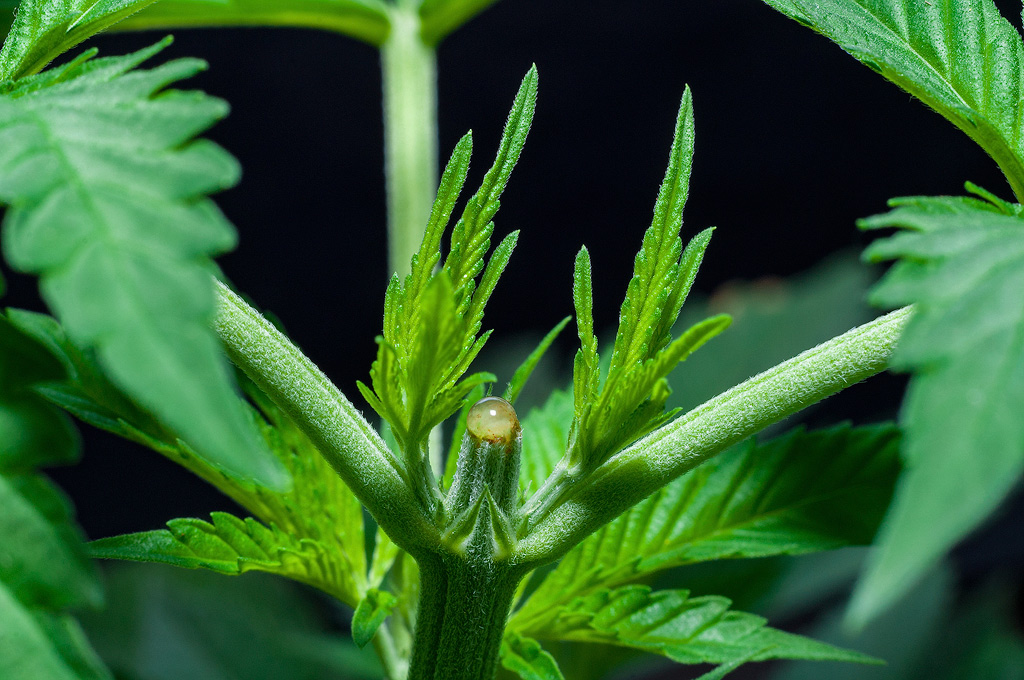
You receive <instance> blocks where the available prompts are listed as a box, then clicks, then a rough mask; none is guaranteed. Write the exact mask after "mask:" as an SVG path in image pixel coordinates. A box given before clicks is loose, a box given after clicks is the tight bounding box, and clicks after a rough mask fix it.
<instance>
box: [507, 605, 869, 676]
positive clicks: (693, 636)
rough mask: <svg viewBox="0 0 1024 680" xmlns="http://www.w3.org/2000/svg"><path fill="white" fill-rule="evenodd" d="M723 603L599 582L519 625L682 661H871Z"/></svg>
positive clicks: (544, 635) (545, 635) (543, 635)
mask: <svg viewBox="0 0 1024 680" xmlns="http://www.w3.org/2000/svg"><path fill="white" fill-rule="evenodd" d="M731 604H732V603H731V602H730V601H729V600H727V599H726V598H724V597H716V596H706V597H694V598H691V597H690V596H689V592H687V591H685V590H662V591H654V592H652V591H651V589H650V588H649V587H648V586H624V587H622V588H617V589H615V590H607V589H602V590H598V591H596V592H594V593H592V594H590V595H588V596H586V597H580V598H577V599H575V600H573V601H572V602H570V603H568V604H566V605H563V606H561V607H559V608H558V609H557V611H556V612H554V616H553V617H551V618H550V619H549V620H548V622H547V623H546V625H544V626H531V627H528V628H526V629H525V630H523V631H522V633H523V634H524V635H530V636H532V637H536V638H540V639H544V640H566V641H575V642H597V643H604V644H614V645H622V646H626V647H632V648H634V649H639V650H643V651H647V652H652V653H655V654H661V655H663V656H666V657H668V658H669V659H672V660H673V661H676V662H678V663H684V664H697V663H715V664H728V663H730V662H733V661H736V660H737V659H743V658H749V659H750V660H753V661H764V660H767V659H810V660H817V661H826V660H828V661H853V662H860V663H877V661H876V660H874V659H872V658H871V657H868V656H865V655H863V654H860V653H858V652H853V651H848V650H844V649H839V648H838V647H833V646H832V645H828V644H825V643H823V642H817V641H815V640H811V639H809V638H805V637H801V636H799V635H793V634H790V633H785V632H783V631H781V630H776V629H774V628H769V627H767V626H766V625H765V623H767V622H766V621H765V619H763V618H761V617H760V616H755V615H753V614H746V613H744V612H737V611H730V609H729V607H730V606H731Z"/></svg>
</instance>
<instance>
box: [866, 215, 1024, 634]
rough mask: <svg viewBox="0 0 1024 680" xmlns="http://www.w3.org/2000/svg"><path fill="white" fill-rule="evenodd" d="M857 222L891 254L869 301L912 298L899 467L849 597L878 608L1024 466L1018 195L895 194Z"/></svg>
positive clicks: (975, 519)
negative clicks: (884, 207)
mask: <svg viewBox="0 0 1024 680" xmlns="http://www.w3.org/2000/svg"><path fill="white" fill-rule="evenodd" d="M891 205H892V207H893V210H892V212H889V213H887V214H884V215H879V216H877V217H873V218H870V219H867V220H863V221H862V222H861V227H863V228H866V229H876V228H886V227H899V228H901V229H902V230H903V231H900V232H899V233H897V234H896V235H894V236H891V237H889V238H887V239H884V240H880V241H877V242H875V243H874V244H872V246H871V247H870V248H868V250H867V252H866V253H865V255H866V257H867V258H868V259H871V260H873V261H880V260H890V259H897V258H898V259H899V262H898V263H897V264H895V265H893V267H892V269H890V271H889V273H888V274H887V275H886V277H885V279H883V281H882V282H881V283H880V284H879V285H878V286H877V287H876V288H875V289H874V291H873V293H872V301H873V302H874V303H876V304H878V305H882V306H885V307H892V306H897V305H904V304H908V303H914V308H915V312H914V316H913V318H912V319H911V321H910V324H909V325H908V326H907V329H906V332H905V333H904V334H903V337H902V338H901V339H900V345H899V347H898V348H897V350H896V353H895V355H894V357H893V366H894V367H895V368H897V369H900V370H909V371H912V372H913V374H914V377H913V378H912V379H911V383H910V388H909V390H908V392H907V396H906V400H905V401H904V404H903V411H902V414H901V420H902V422H903V425H904V427H905V429H906V433H907V435H906V443H905V446H904V457H905V458H906V460H907V463H908V469H907V471H906V472H905V473H904V475H903V477H902V478H901V480H900V483H899V487H898V490H897V493H896V500H895V503H894V505H893V507H892V509H891V510H890V512H889V515H888V516H887V518H886V521H885V524H884V528H883V531H882V534H881V536H880V537H879V543H880V546H881V547H880V548H879V551H878V552H877V553H876V554H875V555H873V559H872V560H871V562H870V563H869V566H868V568H867V572H866V574H865V577H864V580H863V581H862V582H861V584H860V586H859V588H858V591H857V593H856V597H855V598H854V602H853V605H852V606H853V610H852V611H851V615H852V616H853V617H854V618H856V619H857V620H858V621H861V622H863V621H864V620H866V619H868V618H870V617H871V616H873V615H874V614H876V613H878V612H879V611H881V610H882V609H883V608H885V607H886V606H887V605H889V604H890V603H891V602H892V601H893V600H895V599H896V598H897V597H898V596H899V595H900V594H901V593H903V592H904V591H905V590H906V589H907V588H908V587H909V586H910V585H912V584H913V583H914V582H915V581H916V580H917V579H918V578H920V576H922V575H923V574H924V572H925V571H926V570H927V569H928V567H929V566H930V565H931V564H933V563H934V562H935V561H936V560H937V559H938V558H939V557H940V556H941V555H942V554H943V553H944V552H945V551H946V550H948V549H949V548H951V547H952V546H953V545H954V544H955V543H956V542H957V541H958V540H959V539H960V538H962V537H963V536H964V535H965V534H966V533H967V532H969V531H970V530H971V529H973V528H974V527H975V526H977V525H978V524H979V523H980V522H981V521H982V520H984V519H985V517H986V516H988V515H989V513H991V512H992V511H993V510H994V509H995V508H996V507H997V506H998V504H999V502H1000V501H1001V500H1002V499H1003V498H1004V497H1005V496H1006V494H1007V493H1008V492H1009V491H1010V489H1011V488H1013V486H1014V485H1015V484H1016V483H1017V481H1018V480H1019V478H1020V474H1021V471H1022V470H1024V419H1022V418H1021V412H1022V409H1024V306H1022V305H1021V291H1024V220H1022V219H1021V218H1020V217H1018V216H1017V215H1016V214H1013V213H1015V212H1019V210H1020V208H1019V206H1009V205H1007V204H1000V205H996V204H993V203H990V202H986V201H981V200H977V199H973V198H954V197H940V198H926V197H919V198H903V199H896V200H894V201H892V202H891Z"/></svg>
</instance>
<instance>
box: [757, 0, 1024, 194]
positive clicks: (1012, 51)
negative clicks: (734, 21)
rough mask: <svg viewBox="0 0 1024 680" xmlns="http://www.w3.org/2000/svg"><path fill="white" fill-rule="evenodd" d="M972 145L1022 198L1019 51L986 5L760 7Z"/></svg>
mask: <svg viewBox="0 0 1024 680" xmlns="http://www.w3.org/2000/svg"><path fill="white" fill-rule="evenodd" d="M765 2H766V3H768V4H769V5H771V6H772V7H774V8H775V9H777V10H779V11H780V12H782V13H783V14H786V15H787V16H790V17H792V18H794V19H796V20H797V21H799V22H800V23H802V24H804V25H805V26H809V27H811V28H813V29H814V30H816V31H819V32H820V33H823V34H824V35H826V36H828V37H829V38H831V39H832V40H834V41H835V42H836V43H837V44H838V45H839V46H840V47H842V48H843V49H844V50H846V51H847V52H849V53H850V54H852V55H853V56H854V57H855V58H857V59H858V60H860V61H861V62H863V63H865V64H867V65H868V66H870V67H871V68H872V69H873V70H875V71H877V72H879V73H881V74H882V75H883V76H885V77H886V78H888V79H889V80H891V81H892V82H894V83H895V84H896V85H898V86H899V87H901V88H903V89H904V90H906V91H907V92H909V93H910V94H912V95H914V96H915V97H918V98H919V99H921V101H923V102H924V103H925V104H927V105H928V106H930V107H932V108H933V109H935V110H936V111H938V112H939V113H940V114H942V115H943V116H944V117H945V118H946V119H947V120H949V121H950V122H951V123H953V124H954V125H956V126H957V127H958V128H960V129H961V130H962V131H963V132H965V133H966V134H967V135H968V136H970V137H971V139H973V140H974V141H975V142H977V143H978V144H979V145H980V146H981V147H982V148H983V149H985V151H987V152H988V154H989V155H990V156H992V158H993V159H995V161H996V162H997V163H998V164H999V167H1000V168H1001V169H1002V171H1003V173H1004V174H1005V175H1006V178H1007V179H1008V180H1009V182H1010V186H1011V187H1012V188H1013V192H1014V193H1015V194H1016V195H1017V197H1018V199H1021V198H1024V128H1022V126H1021V124H1020V100H1021V92H1022V88H1024V82H1022V75H1021V74H1022V69H1024V46H1022V44H1021V39H1020V35H1019V34H1018V33H1017V31H1016V30H1015V29H1014V28H1013V26H1012V25H1011V24H1010V22H1008V21H1007V20H1006V19H1004V18H1003V17H1002V16H1001V15H1000V14H999V10H998V9H996V5H995V3H993V2H992V0H929V1H927V2H925V1H924V0H922V1H921V2H907V1H906V0H825V1H824V2H805V1H804V0H765Z"/></svg>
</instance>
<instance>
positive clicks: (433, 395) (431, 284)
mask: <svg viewBox="0 0 1024 680" xmlns="http://www.w3.org/2000/svg"><path fill="white" fill-rule="evenodd" d="M536 98H537V70H536V68H531V69H530V71H529V72H528V73H527V74H526V77H525V78H524V79H523V82H522V85H521V86H520V88H519V92H518V94H517V95H516V99H515V102H514V103H513V106H512V111H511V112H510V113H509V118H508V122H507V123H506V125H505V131H504V134H503V135H502V139H501V143H500V144H499V146H498V154H497V158H496V159H495V161H494V165H493V166H492V167H491V168H490V170H488V171H487V173H486V174H485V175H484V179H483V182H482V183H481V186H480V189H479V190H478V191H477V192H476V193H475V194H474V195H473V196H472V197H470V199H469V200H468V201H467V203H466V206H465V208H464V209H463V212H462V216H461V217H460V218H459V220H458V221H457V223H456V224H455V226H454V227H453V228H452V235H451V250H450V251H449V253H448V256H447V257H446V258H445V259H444V261H443V264H442V266H441V268H440V270H439V271H436V272H435V268H436V264H437V263H439V262H441V241H442V237H443V233H444V230H445V228H446V227H447V225H448V221H449V219H450V216H451V213H452V210H453V208H454V205H455V201H456V199H457V198H458V195H459V192H460V191H461V189H462V186H463V183H464V182H465V179H466V172H467V170H468V166H469V156H470V153H471V151H472V137H471V136H470V135H466V136H465V137H463V138H462V139H461V140H460V141H459V143H458V145H457V146H456V147H455V150H454V152H453V153H452V157H451V160H450V161H449V162H448V165H447V167H446V168H445V171H444V174H443V175H442V178H441V183H440V187H439V189H438V193H437V198H436V200H435V202H434V206H433V209H432V210H431V215H430V219H429V221H428V224H427V227H426V230H425V233H424V236H423V241H422V244H421V246H420V249H419V251H418V252H417V254H416V255H415V256H414V257H413V260H412V266H411V273H410V274H409V276H407V277H406V279H405V281H404V282H402V281H399V279H398V278H397V277H394V278H393V279H392V280H391V283H390V284H389V285H388V289H387V292H386V294H385V299H384V333H383V336H382V338H381V339H380V340H379V341H378V344H379V349H378V352H377V359H376V361H375V362H374V364H373V367H372V368H371V372H370V375H371V379H372V390H371V388H370V387H367V386H366V385H364V384H362V383H359V390H360V392H362V394H363V396H364V397H365V398H366V400H367V402H368V403H369V404H370V406H371V407H372V408H373V409H374V410H375V411H377V413H378V414H380V416H381V417H382V418H384V420H385V421H387V422H388V423H389V424H390V426H391V428H392V432H393V433H394V435H395V438H396V440H397V441H398V444H399V446H400V448H401V449H402V450H403V452H404V453H405V456H406V460H407V465H409V466H410V469H412V468H415V467H416V466H419V465H421V464H422V461H421V460H420V459H421V458H422V448H423V446H424V441H425V438H426V436H427V434H428V433H429V432H430V430H431V429H433V428H434V427H435V426H436V425H438V424H439V423H441V422H442V421H443V420H444V419H446V418H447V417H448V416H450V415H452V414H453V413H455V412H456V411H457V410H458V409H459V407H460V405H461V404H462V401H463V400H464V399H465V397H466V395H467V393H468V392H469V391H470V390H471V389H472V388H473V387H475V386H476V385H479V384H481V383H484V382H493V381H494V379H495V378H494V376H492V375H490V374H488V373H479V374H475V375H471V376H469V377H466V378H463V377H462V376H463V374H464V373H465V372H466V371H467V370H468V369H469V366H470V364H471V363H472V362H473V359H475V358H476V356H477V354H478V353H479V352H480V350H481V349H482V348H483V345H484V343H485V342H486V341H487V338H488V336H489V334H490V331H488V332H485V333H483V334H481V333H480V328H481V322H482V320H483V313H484V307H485V305H486V303H487V300H488V298H489V297H490V295H491V293H492V292H493V291H494V287H495V286H496V285H497V282H498V278H499V277H500V276H501V274H502V272H503V271H504V269H505V266H506V265H507V264H508V261H509V258H510V257H511V255H512V250H513V249H514V248H515V244H516V240H517V238H518V232H512V233H511V234H509V235H508V236H506V237H505V238H504V239H503V240H502V241H501V243H500V244H498V246H497V247H496V248H495V249H494V253H493V255H492V256H491V258H490V260H489V261H488V260H487V259H486V254H487V251H488V250H489V249H490V239H491V235H492V233H493V231H494V222H492V221H491V220H492V218H493V217H494V215H495V213H497V211H498V208H499V207H500V200H499V198H500V196H501V192H502V191H503V190H504V188H505V184H506V183H507V182H508V178H509V176H510V174H511V172H512V169H513V167H514V166H515V164H516V161H517V160H518V159H519V155H520V153H521V152H522V149H523V145H524V144H525V142H526V136H527V134H528V133H529V129H530V123H531V121H532V120H533V110H534V106H535V104H536ZM477 277H479V284H478V283H477ZM416 474H419V473H416Z"/></svg>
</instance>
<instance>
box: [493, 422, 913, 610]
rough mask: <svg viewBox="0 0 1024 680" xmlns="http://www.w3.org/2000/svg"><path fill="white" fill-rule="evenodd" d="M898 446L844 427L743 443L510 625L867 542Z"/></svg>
mask: <svg viewBox="0 0 1024 680" xmlns="http://www.w3.org/2000/svg"><path fill="white" fill-rule="evenodd" d="M523 430H524V451H525V448H526V446H525V443H526V440H525V437H526V431H527V430H526V427H525V423H524V428H523ZM897 444H898V439H897V431H896V428H894V427H892V426H873V427H860V428H850V427H846V426H841V427H837V428H832V429H829V430H823V431H819V432H811V433H807V432H803V431H802V430H794V431H793V432H791V433H789V434H787V435H785V436H783V437H780V438H778V439H775V440H772V441H770V442H767V443H765V444H760V445H755V444H754V442H753V441H747V442H744V443H743V444H740V445H737V446H735V447H733V448H731V449H729V450H728V451H726V452H724V453H722V454H720V455H719V456H717V457H716V458H714V459H712V460H710V461H708V462H707V463H705V464H704V465H701V466H700V467H698V468H697V469H695V470H694V471H693V472H691V473H689V474H687V475H684V476H683V477H681V478H679V479H678V480H676V481H674V482H672V483H671V484H669V485H668V486H666V487H664V488H663V489H661V490H660V491H658V492H656V493H655V494H653V495H652V496H650V497H649V498H647V499H646V500H644V501H643V502H641V503H640V504H638V505H636V506H635V507H633V508H632V509H631V510H629V511H628V512H626V513H625V514H623V515H622V516H620V517H619V518H617V519H616V520H614V521H613V522H611V523H610V524H608V525H607V526H605V527H604V528H602V529H601V530H599V531H598V532H597V533H595V534H593V535H592V536H590V537H588V538H587V539H586V540H584V541H583V542H582V543H581V544H580V545H578V546H577V547H576V548H574V549H573V550H572V551H571V552H569V554H568V555H566V556H565V557H564V558H563V559H562V561H561V562H560V563H559V564H558V566H557V567H556V568H555V569H554V570H553V571H551V572H550V573H549V574H548V575H547V576H546V577H545V578H544V580H543V581H542V582H541V584H540V585H539V586H538V587H537V589H536V590H535V591H534V592H533V594H532V595H531V596H530V598H529V599H528V600H527V601H526V603H525V604H524V605H523V606H522V608H521V609H520V610H519V611H517V612H516V613H515V614H514V615H513V618H512V620H511V621H510V624H509V625H510V627H512V628H518V627H522V628H524V629H526V630H531V629H533V628H534V627H535V626H537V625H542V624H540V623H538V622H542V621H547V620H550V619H551V618H552V617H553V616H554V615H555V611H556V608H557V607H558V606H564V605H565V604H566V603H568V602H569V601H571V600H572V599H573V598H575V597H580V596H586V595H587V594H588V593H590V592H593V591H594V590H595V589H598V588H613V587H616V586H619V585H622V584H625V583H630V582H635V581H638V580H640V579H643V578H645V577H647V576H649V575H650V574H652V573H654V572H656V571H660V570H663V569H668V568H671V567H676V566H680V565H684V564H692V563H695V562H703V561H710V560H721V559H732V558H741V557H743V558H748V557H766V556H769V555H786V554H788V555H798V554H802V553H808V552H814V551H819V550H830V549H834V548H839V547H842V546H846V545H856V544H864V543H868V542H870V541H871V539H872V537H873V536H874V533H875V530H876V529H877V527H878V523H879V522H880V521H881V518H882V515H883V514H884V512H885V509H886V507H887V505H888V502H889V498H890V496H891V493H892V487H893V484H894V481H895V479H896V475H897V473H898V469H899V468H898V463H897V456H896V450H897Z"/></svg>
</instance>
